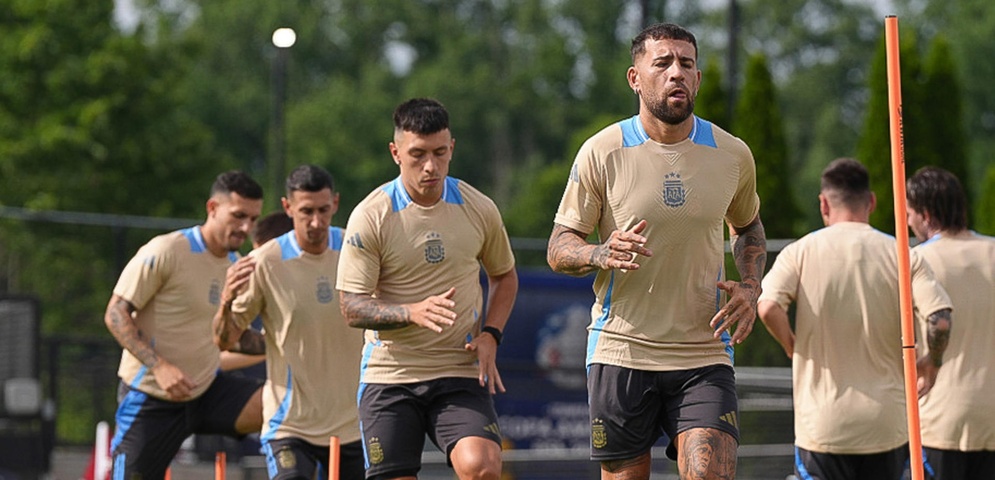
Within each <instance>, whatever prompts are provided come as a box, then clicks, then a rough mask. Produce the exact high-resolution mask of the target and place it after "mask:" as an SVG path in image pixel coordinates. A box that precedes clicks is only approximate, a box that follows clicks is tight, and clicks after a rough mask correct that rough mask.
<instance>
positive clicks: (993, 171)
mask: <svg viewBox="0 0 995 480" xmlns="http://www.w3.org/2000/svg"><path fill="white" fill-rule="evenodd" d="M982 185H983V187H982V188H981V194H980V195H978V203H977V206H976V207H975V208H974V218H973V220H974V221H973V222H972V223H974V228H975V229H976V230H977V231H978V233H982V234H985V235H993V236H995V165H989V166H988V171H987V172H986V173H985V179H984V183H982Z"/></svg>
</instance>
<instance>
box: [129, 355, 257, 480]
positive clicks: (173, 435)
mask: <svg viewBox="0 0 995 480" xmlns="http://www.w3.org/2000/svg"><path fill="white" fill-rule="evenodd" d="M261 386H262V383H261V382H260V381H259V380H257V379H250V378H240V377H234V376H232V375H228V374H227V373H224V372H221V373H218V376H217V377H216V378H215V379H214V381H213V382H211V386H210V387H208V389H207V390H206V391H205V392H204V394H203V395H201V396H199V397H197V398H195V399H193V400H190V401H188V402H170V401H167V400H161V399H159V398H155V397H153V396H151V395H148V394H146V393H143V392H140V391H138V390H135V389H132V388H131V387H129V386H127V385H126V384H124V383H123V382H122V383H121V385H120V387H119V389H118V409H117V413H116V414H115V416H114V421H115V423H116V429H115V432H114V439H113V440H112V441H111V451H112V452H113V462H114V463H113V465H112V472H113V473H112V476H111V478H112V479H115V480H117V479H126V478H127V479H130V478H133V477H134V476H135V475H139V478H145V479H151V478H163V476H164V475H165V474H166V468H167V467H169V462H171V461H172V460H173V457H174V456H175V455H176V452H177V451H179V449H180V445H182V444H183V440H185V439H186V438H187V437H189V436H190V435H191V434H194V433H202V434H221V435H231V436H235V437H238V436H240V435H239V434H238V432H236V431H235V420H237V419H238V415H239V414H240V413H241V412H242V409H243V408H244V407H245V404H246V403H248V402H249V399H250V398H252V395H253V394H255V393H256V391H257V390H259V388H260V387H261Z"/></svg>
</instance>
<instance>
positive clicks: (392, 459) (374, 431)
mask: <svg viewBox="0 0 995 480" xmlns="http://www.w3.org/2000/svg"><path fill="white" fill-rule="evenodd" d="M423 393H424V388H423V384H415V385H392V384H362V385H360V393H359V422H360V428H361V429H362V431H363V442H364V444H363V454H364V459H365V464H366V475H367V478H396V477H405V476H414V475H416V474H417V473H418V471H419V470H420V469H421V455H422V449H423V448H424V446H425V433H426V430H427V425H426V419H427V412H426V410H425V408H424V400H423V398H422V396H423Z"/></svg>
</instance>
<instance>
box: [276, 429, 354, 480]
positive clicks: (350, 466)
mask: <svg viewBox="0 0 995 480" xmlns="http://www.w3.org/2000/svg"><path fill="white" fill-rule="evenodd" d="M263 453H264V454H265V455H266V471H267V473H269V478H270V480H296V479H306V480H310V479H312V478H317V479H319V480H325V479H327V478H328V454H329V449H328V447H327V446H324V447H321V446H318V445H315V444H313V443H309V442H305V441H304V440H301V439H299V438H281V439H278V440H269V441H267V442H266V443H265V444H263ZM365 471H366V469H365V468H364V466H363V444H362V442H359V441H356V442H352V443H346V444H342V445H341V446H339V478H340V479H342V480H362V479H363V477H364V476H365Z"/></svg>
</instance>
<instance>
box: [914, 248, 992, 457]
mask: <svg viewBox="0 0 995 480" xmlns="http://www.w3.org/2000/svg"><path fill="white" fill-rule="evenodd" d="M915 251H917V252H919V253H920V254H921V255H922V257H923V259H924V260H925V261H926V263H928V264H929V266H930V267H931V268H932V270H933V272H934V273H935V275H936V280H937V281H938V282H940V284H941V285H943V287H944V289H946V291H947V293H948V294H949V295H950V301H951V302H952V303H953V305H954V315H953V318H954V321H953V325H952V327H951V330H950V343H949V344H948V345H947V349H946V351H945V352H944V353H943V367H941V368H940V372H939V374H938V375H937V377H936V384H935V385H934V386H933V389H932V390H930V392H929V393H928V394H926V395H925V396H924V397H922V399H921V400H920V409H919V418H920V425H921V428H922V444H923V445H924V446H927V447H931V448H937V449H943V450H961V451H977V450H989V451H992V450H995V415H993V413H995V347H993V345H995V238H992V237H985V236H982V235H978V234H976V233H974V232H971V231H964V232H962V233H960V234H957V235H953V236H949V235H945V234H944V235H937V236H935V237H933V238H932V239H931V240H929V241H927V242H925V243H924V244H922V245H920V246H918V247H916V248H915ZM920 338H922V337H920ZM925 343H926V342H919V344H920V345H921V346H923V347H924V348H923V351H922V354H927V350H928V348H925Z"/></svg>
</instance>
